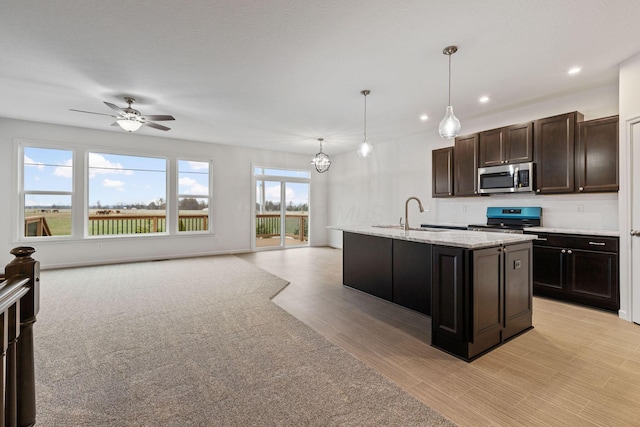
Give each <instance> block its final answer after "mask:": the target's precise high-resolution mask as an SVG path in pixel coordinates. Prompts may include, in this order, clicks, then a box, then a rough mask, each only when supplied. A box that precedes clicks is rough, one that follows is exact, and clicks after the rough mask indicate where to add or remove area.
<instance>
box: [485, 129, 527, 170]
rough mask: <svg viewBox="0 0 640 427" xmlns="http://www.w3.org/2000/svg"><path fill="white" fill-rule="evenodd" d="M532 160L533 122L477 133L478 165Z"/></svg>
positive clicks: (495, 164)
mask: <svg viewBox="0 0 640 427" xmlns="http://www.w3.org/2000/svg"><path fill="white" fill-rule="evenodd" d="M532 160H533V123H532V122H527V123H522V124H518V125H512V126H507V127H503V128H499V129H493V130H488V131H484V132H480V133H479V134H478V161H479V164H478V166H479V167H487V166H498V165H503V164H507V163H526V162H531V161H532Z"/></svg>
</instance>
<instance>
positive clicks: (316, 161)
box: [309, 138, 331, 173]
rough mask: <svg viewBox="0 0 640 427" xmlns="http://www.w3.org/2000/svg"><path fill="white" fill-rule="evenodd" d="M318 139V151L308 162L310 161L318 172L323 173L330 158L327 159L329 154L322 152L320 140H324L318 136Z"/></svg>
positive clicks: (328, 164)
mask: <svg viewBox="0 0 640 427" xmlns="http://www.w3.org/2000/svg"><path fill="white" fill-rule="evenodd" d="M318 141H319V142H320V152H319V153H318V154H316V155H315V156H314V157H313V159H311V162H309V163H311V164H312V165H313V166H314V167H315V168H316V170H317V171H318V172H320V173H324V172H326V171H328V170H329V166H331V160H330V159H329V156H327V155H326V154H324V153H323V152H322V141H324V139H322V138H318Z"/></svg>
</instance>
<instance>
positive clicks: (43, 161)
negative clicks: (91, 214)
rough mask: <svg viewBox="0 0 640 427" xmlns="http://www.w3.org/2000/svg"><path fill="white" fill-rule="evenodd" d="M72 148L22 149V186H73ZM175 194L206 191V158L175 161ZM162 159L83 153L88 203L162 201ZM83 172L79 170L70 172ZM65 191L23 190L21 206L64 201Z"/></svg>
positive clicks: (62, 188) (203, 193)
mask: <svg viewBox="0 0 640 427" xmlns="http://www.w3.org/2000/svg"><path fill="white" fill-rule="evenodd" d="M72 155H73V153H72V151H70V150H57V149H43V148H34V147H25V148H24V165H25V166H24V189H25V191H38V192H45V193H48V192H71V191H72V190H73V179H72V178H73V177H72V173H73V167H72V163H73V157H72ZM178 165H179V166H178V168H179V174H178V182H179V193H180V195H184V196H194V197H195V196H204V197H206V196H208V194H209V175H208V167H209V163H208V162H193V161H186V160H180V161H179V162H178ZM166 169H167V161H166V159H163V158H150V157H136V156H123V155H115V154H106V153H89V170H88V173H89V206H96V204H97V203H98V201H99V202H100V205H101V206H104V207H107V206H118V205H127V204H139V203H142V204H145V205H146V204H149V203H150V202H152V201H157V200H158V199H163V200H165V201H166V198H167V196H166V182H167V177H166ZM76 172H80V173H83V172H82V171H76ZM62 200H69V196H60V195H53V194H43V195H38V196H37V197H32V196H31V195H27V198H26V201H25V205H26V206H33V205H41V206H42V205H46V204H50V203H49V201H51V203H56V204H64V203H63V202H62Z"/></svg>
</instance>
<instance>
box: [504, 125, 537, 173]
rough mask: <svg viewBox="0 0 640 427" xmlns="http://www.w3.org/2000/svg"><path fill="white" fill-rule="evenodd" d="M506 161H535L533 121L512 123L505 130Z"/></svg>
mask: <svg viewBox="0 0 640 427" xmlns="http://www.w3.org/2000/svg"><path fill="white" fill-rule="evenodd" d="M504 135H505V144H504V160H505V163H526V162H531V161H533V123H532V122H527V123H522V124H518V125H512V126H509V127H507V128H505V130H504Z"/></svg>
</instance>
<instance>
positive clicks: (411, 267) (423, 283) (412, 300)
mask: <svg viewBox="0 0 640 427" xmlns="http://www.w3.org/2000/svg"><path fill="white" fill-rule="evenodd" d="M431 248H432V246H431V245H429V244H426V243H418V242H409V241H406V240H393V299H392V301H393V302H395V303H396V304H398V305H401V306H403V307H407V308H410V309H412V310H415V311H419V312H420V313H423V314H426V315H428V316H430V315H431Z"/></svg>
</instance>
